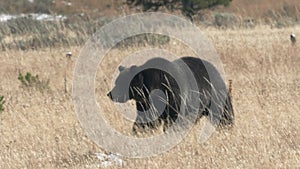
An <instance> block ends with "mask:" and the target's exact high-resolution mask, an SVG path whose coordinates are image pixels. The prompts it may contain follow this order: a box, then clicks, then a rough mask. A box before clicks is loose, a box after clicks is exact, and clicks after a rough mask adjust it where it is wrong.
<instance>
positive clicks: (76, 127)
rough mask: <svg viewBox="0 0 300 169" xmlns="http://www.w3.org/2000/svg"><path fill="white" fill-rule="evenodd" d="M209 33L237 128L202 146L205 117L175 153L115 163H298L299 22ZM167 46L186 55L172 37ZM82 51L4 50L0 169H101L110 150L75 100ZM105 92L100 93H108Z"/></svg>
mask: <svg viewBox="0 0 300 169" xmlns="http://www.w3.org/2000/svg"><path fill="white" fill-rule="evenodd" d="M202 31H203V32H204V33H205V34H206V35H207V36H208V37H209V39H210V40H211V41H212V42H213V44H214V45H215V48H216V49H217V51H218V53H219V54H220V57H221V60H222V62H223V64H224V68H225V72H226V76H227V79H232V80H233V90H232V97H233V106H234V109H235V115H236V120H235V126H234V128H232V129H230V130H227V129H225V130H218V131H216V132H215V133H214V134H213V136H212V137H211V138H210V139H209V140H208V141H207V142H206V143H204V144H199V142H198V140H197V139H198V136H199V131H200V129H201V127H202V124H203V122H204V120H205V119H202V120H201V121H200V123H198V124H196V125H195V127H194V128H193V129H192V131H191V132H190V134H189V135H188V137H186V138H185V139H184V140H183V141H182V142H181V143H180V144H179V145H177V146H176V147H175V148H173V149H171V150H170V151H168V152H166V153H164V154H161V155H157V156H156V157H151V158H142V159H130V158H123V160H124V161H125V163H124V165H123V166H122V167H120V166H111V167H110V168H169V169H171V168H299V167H300V125H299V122H300V114H299V109H300V104H299V100H300V76H299V73H300V66H299V65H300V44H299V42H298V44H296V45H295V46H292V45H291V42H290V39H289V34H290V33H291V32H295V33H298V34H299V35H300V27H299V26H297V27H291V28H284V29H270V28H269V27H267V26H257V27H256V28H254V29H239V30H219V29H214V28H204V29H202ZM164 48H165V49H173V50H175V51H176V52H177V53H178V54H186V53H187V52H185V48H184V47H181V46H180V45H178V46H176V45H175V46H174V45H173V44H172V43H170V44H169V46H167V47H166V46H165V47H164ZM80 50H81V47H73V48H70V49H62V48H57V49H41V50H38V51H1V52H0V58H1V60H0V63H1V64H0V65H1V66H0V77H1V81H0V95H4V97H5V100H6V103H5V105H4V106H5V110H4V112H2V113H0V135H1V137H0V149H1V151H0V168H3V169H6V168H7V169H8V168H18V169H19V168H101V166H99V164H100V161H99V160H98V159H97V158H96V156H95V153H98V152H104V149H101V148H99V147H97V146H96V145H95V144H94V143H93V142H92V141H91V140H89V138H87V137H86V136H85V133H84V132H83V129H82V128H81V126H80V124H79V122H78V119H77V116H76V113H75V111H74V108H73V103H72V94H71V85H72V74H73V70H74V67H75V63H76V59H77V57H78V56H79V52H80ZM128 50H129V51H130V50H133V49H128ZM66 51H72V52H73V58H72V60H67V59H66V57H65V53H66ZM111 55H116V58H118V57H119V58H120V56H121V55H126V52H123V51H120V50H117V49H114V50H113V51H111ZM110 58H111V57H110ZM111 62H112V63H113V62H114V61H111ZM109 66H112V65H109ZM109 66H107V69H111V67H109ZM102 68H103V69H105V67H102ZM19 72H23V73H25V72H32V73H33V74H38V75H39V76H40V78H41V79H50V87H51V89H50V90H49V91H44V92H39V91H36V90H34V89H26V88H25V89H24V88H22V87H20V82H19V81H18V79H17V77H18V74H19ZM65 73H66V74H67V79H68V81H67V83H68V93H65V91H64V77H65ZM108 90H109V89H107V91H108ZM101 91H103V92H101V93H99V94H98V99H101V97H103V99H104V97H105V95H104V94H105V93H104V92H105V90H101ZM105 99H107V98H105ZM109 104H112V103H108V105H109ZM108 111H109V110H108ZM109 113H110V112H108V115H109ZM113 113H115V112H113ZM113 117H114V116H112V117H110V118H113ZM112 121H113V120H112ZM124 124H126V123H123V122H122V123H119V122H115V123H114V124H112V125H114V126H115V127H116V128H118V129H119V130H123V132H124V133H128V132H130V130H131V124H129V123H128V126H123V125H124Z"/></svg>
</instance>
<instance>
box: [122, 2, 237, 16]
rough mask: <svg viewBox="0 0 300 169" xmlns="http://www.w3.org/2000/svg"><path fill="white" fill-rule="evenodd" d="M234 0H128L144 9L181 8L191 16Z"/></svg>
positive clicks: (132, 4) (129, 3) (130, 4)
mask: <svg viewBox="0 0 300 169" xmlns="http://www.w3.org/2000/svg"><path fill="white" fill-rule="evenodd" d="M231 1H232V0H127V1H126V2H127V4H128V5H129V6H131V7H137V6H141V7H142V8H143V11H158V10H159V8H161V7H166V8H167V9H168V10H171V11H173V10H178V9H180V10H181V11H182V13H183V14H184V15H186V16H188V17H190V18H192V16H193V15H195V14H196V13H197V11H199V10H201V9H206V8H211V7H214V6H217V5H224V6H228V5H229V4H230V2H231Z"/></svg>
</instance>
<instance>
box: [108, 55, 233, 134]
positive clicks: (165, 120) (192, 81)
mask: <svg viewBox="0 0 300 169" xmlns="http://www.w3.org/2000/svg"><path fill="white" fill-rule="evenodd" d="M119 71H120V74H119V75H118V77H117V79H116V81H115V86H114V88H113V89H112V90H111V91H110V92H109V93H108V94H107V95H108V96H109V97H110V98H111V99H112V100H113V101H115V102H120V103H124V102H126V101H128V100H131V99H133V100H135V102H136V110H137V117H136V120H135V122H134V125H133V132H135V133H136V131H137V130H138V129H142V130H143V131H147V130H148V129H157V128H158V127H159V126H161V125H162V124H163V130H164V131H166V130H167V129H168V128H169V127H170V126H172V125H173V124H174V122H175V121H178V119H180V118H185V119H189V120H190V121H193V122H196V121H197V120H198V119H199V118H200V117H202V116H207V117H208V118H209V119H210V121H211V122H212V123H214V124H216V125H219V126H224V125H230V126H232V125H233V123H234V113H233V107H232V103H231V98H230V94H229V93H228V90H227V87H226V85H225V82H224V80H223V79H222V78H221V75H220V73H219V72H218V70H217V69H216V68H215V67H214V66H213V65H212V64H211V63H209V62H208V61H205V60H203V59H199V58H195V57H189V56H188V57H182V58H179V59H177V60H175V61H172V62H170V61H168V60H166V59H163V58H153V59H150V60H149V61H147V62H146V63H145V64H143V65H141V66H131V67H129V68H125V67H122V66H120V67H119ZM184 96H187V97H184ZM184 98H186V99H185V100H184ZM195 104H196V106H195ZM212 105H214V106H212ZM195 107H196V108H195ZM212 107H214V108H212ZM193 108H194V109H196V110H195V111H197V112H196V116H193V114H194V113H193V111H194V109H193ZM181 112H184V113H183V114H180V113H181ZM179 117H180V118H179ZM191 118H193V119H191ZM179 121H180V120H179Z"/></svg>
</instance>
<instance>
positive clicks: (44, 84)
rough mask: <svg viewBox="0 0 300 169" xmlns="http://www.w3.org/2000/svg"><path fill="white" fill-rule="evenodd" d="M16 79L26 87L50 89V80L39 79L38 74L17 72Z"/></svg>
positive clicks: (41, 89)
mask: <svg viewBox="0 0 300 169" xmlns="http://www.w3.org/2000/svg"><path fill="white" fill-rule="evenodd" d="M18 80H19V81H20V82H21V85H22V86H23V87H27V88H35V89H38V90H40V91H43V90H47V89H50V87H49V82H50V80H49V79H48V80H40V79H39V76H38V75H35V76H33V75H31V73H29V72H27V73H26V74H25V75H23V74H22V73H19V76H18Z"/></svg>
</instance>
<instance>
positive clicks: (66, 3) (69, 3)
mask: <svg viewBox="0 0 300 169" xmlns="http://www.w3.org/2000/svg"><path fill="white" fill-rule="evenodd" d="M62 3H63V4H65V5H67V6H72V3H71V2H67V1H62Z"/></svg>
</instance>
